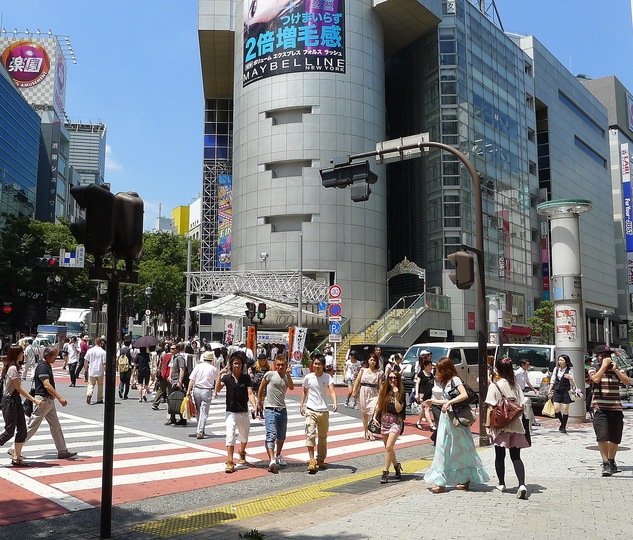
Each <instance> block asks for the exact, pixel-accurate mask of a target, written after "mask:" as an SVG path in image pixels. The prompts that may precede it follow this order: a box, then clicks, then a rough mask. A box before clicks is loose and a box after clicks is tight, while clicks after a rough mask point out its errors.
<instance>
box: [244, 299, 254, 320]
mask: <svg viewBox="0 0 633 540" xmlns="http://www.w3.org/2000/svg"><path fill="white" fill-rule="evenodd" d="M245 313H246V316H247V317H248V318H249V319H250V320H251V321H252V320H253V319H254V318H255V313H256V312H255V302H246V311H245Z"/></svg>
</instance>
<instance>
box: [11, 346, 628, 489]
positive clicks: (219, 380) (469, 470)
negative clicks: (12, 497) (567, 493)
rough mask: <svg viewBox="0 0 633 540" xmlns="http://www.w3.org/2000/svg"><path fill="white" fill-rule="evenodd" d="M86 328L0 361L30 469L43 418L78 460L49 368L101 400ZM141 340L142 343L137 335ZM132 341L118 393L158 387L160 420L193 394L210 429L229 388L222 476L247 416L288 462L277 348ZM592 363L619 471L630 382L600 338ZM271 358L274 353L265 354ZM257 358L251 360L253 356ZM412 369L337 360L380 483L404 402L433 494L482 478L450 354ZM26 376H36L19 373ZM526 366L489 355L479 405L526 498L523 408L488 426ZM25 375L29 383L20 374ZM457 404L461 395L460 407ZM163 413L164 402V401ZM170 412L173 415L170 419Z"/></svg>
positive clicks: (600, 414)
mask: <svg viewBox="0 0 633 540" xmlns="http://www.w3.org/2000/svg"><path fill="white" fill-rule="evenodd" d="M90 342H91V340H90V338H89V336H87V335H85V336H83V337H81V339H79V340H78V339H77V338H75V337H72V338H70V339H69V340H67V341H66V343H64V345H63V347H62V350H61V351H59V350H58V349H57V348H56V347H55V346H48V347H46V348H44V350H43V352H42V355H41V358H39V359H38V356H39V355H37V354H36V355H35V356H34V357H35V364H33V363H32V361H31V359H30V354H31V353H30V352H27V351H29V347H31V346H32V344H31V343H29V342H28V341H26V342H25V343H22V344H14V345H11V346H10V347H8V348H7V350H6V355H5V356H4V357H3V362H2V371H1V374H0V375H1V381H2V391H1V395H2V402H1V409H2V414H3V417H4V424H5V425H4V431H3V432H2V433H0V446H1V445H4V444H5V443H7V442H8V441H9V440H11V439H12V438H14V444H13V447H12V448H11V449H9V451H8V453H9V454H10V455H11V458H12V464H13V465H14V466H26V465H27V463H26V461H25V460H24V457H23V455H22V450H23V446H24V445H25V444H26V443H27V442H28V441H29V439H30V438H31V437H32V436H33V434H34V433H35V432H36V431H37V430H38V428H39V426H40V425H41V423H42V422H43V421H44V420H46V422H47V423H48V424H49V426H50V432H51V436H52V438H53V442H54V444H55V447H56V449H57V455H58V458H59V459H68V458H72V457H74V456H76V452H71V451H69V449H68V447H67V445H66V442H65V439H64V434H63V431H62V427H61V424H60V422H59V419H58V417H57V412H56V407H55V404H56V402H59V404H60V405H61V406H62V407H65V406H66V405H67V401H66V399H65V398H64V397H63V396H62V395H61V393H60V392H59V390H58V389H57V388H56V384H55V378H54V374H53V370H52V366H53V364H54V363H55V361H56V360H57V359H58V357H61V358H63V361H64V363H63V368H64V369H67V370H68V373H69V376H70V384H69V387H71V388H73V387H76V381H77V380H79V379H80V378H81V377H83V378H84V380H85V381H86V382H87V383H88V384H87V386H86V403H87V404H88V405H91V404H92V403H93V398H94V397H95V395H94V394H95V392H96V400H95V401H94V403H95V404H100V403H103V401H104V377H105V370H106V363H107V361H106V357H107V354H106V344H105V339H104V338H102V337H97V338H95V339H94V340H92V344H91V343H90ZM139 343H140V342H139ZM135 345H136V344H135V343H133V342H131V341H130V340H125V341H123V342H119V343H117V346H116V363H115V365H116V369H117V372H118V375H119V382H118V396H119V399H123V400H126V399H128V397H129V393H130V390H133V389H136V390H137V391H138V401H139V402H140V403H143V402H147V401H148V397H149V396H150V395H151V394H154V397H153V399H152V406H151V408H152V410H154V411H157V410H161V408H160V405H161V404H162V403H165V402H167V403H168V408H167V413H168V419H167V421H166V425H182V426H185V425H188V420H187V418H188V417H189V415H188V416H187V418H186V417H185V414H184V413H183V409H182V407H181V404H182V401H183V400H185V399H187V400H191V401H192V402H193V404H194V405H195V411H196V414H195V415H194V416H195V417H196V437H197V438H198V439H204V438H205V437H206V432H205V429H206V424H207V419H208V414H209V409H210V404H211V401H212V400H213V399H214V398H217V397H218V396H219V395H220V394H222V393H224V396H225V410H226V417H225V426H224V427H225V446H226V452H227V461H226V468H225V472H226V473H228V474H230V473H233V472H234V471H235V469H236V459H235V457H236V456H235V454H236V452H235V450H236V449H235V447H236V445H238V443H239V446H238V449H237V458H238V459H237V465H245V464H246V463H247V461H246V457H247V455H246V448H247V445H248V439H249V432H250V427H251V421H252V420H255V419H256V418H259V419H260V420H261V421H263V422H264V426H265V430H266V439H265V448H266V452H267V454H268V459H269V465H268V470H269V471H270V472H272V473H276V472H278V470H279V468H280V467H285V466H286V461H285V460H284V458H283V456H282V450H283V446H284V442H285V439H286V434H287V426H288V412H287V408H286V393H287V392H288V390H293V389H294V383H293V380H292V377H291V366H290V365H289V363H288V361H287V354H286V353H285V350H284V348H283V346H276V345H275V346H268V347H264V346H261V345H260V346H258V347H257V350H256V354H253V352H252V351H250V349H247V348H246V346H245V345H244V344H243V343H237V344H236V345H234V346H231V347H224V346H223V345H222V344H220V343H206V342H204V341H202V342H201V343H198V342H197V341H196V340H192V341H191V342H182V341H180V340H173V341H170V340H167V341H163V342H158V340H156V344H155V345H151V346H139V347H136V346H135ZM594 352H595V360H594V361H593V362H592V363H589V364H588V365H587V366H586V367H587V381H588V383H587V384H589V386H590V387H591V389H592V393H593V399H592V401H591V410H592V411H593V417H592V418H593V424H594V430H595V433H596V440H597V442H598V447H599V450H600V454H601V458H602V475H603V476H611V475H612V474H615V473H618V472H621V471H620V469H619V467H618V466H617V463H616V461H615V458H616V453H617V451H618V447H619V444H620V442H621V440H622V430H623V414H622V403H621V401H620V392H619V388H620V384H625V385H628V384H630V379H629V377H628V376H627V375H626V373H625V372H624V371H623V370H621V369H619V368H618V367H617V365H616V364H615V363H614V361H613V360H612V357H611V355H612V353H613V351H612V350H611V349H609V347H607V346H603V345H601V346H599V347H597V348H596V349H595V351H594ZM325 353H326V354H321V353H318V352H317V353H316V354H314V355H313V358H312V366H311V369H310V372H309V373H308V374H307V375H306V376H305V377H304V378H303V383H302V391H301V395H300V405H299V410H300V414H301V415H302V416H304V417H305V434H306V443H305V444H306V449H307V453H308V456H309V458H308V468H307V471H308V473H310V474H316V473H317V471H318V470H323V469H326V468H327V463H326V458H327V436H328V431H329V411H330V408H331V410H332V411H333V412H336V411H337V396H336V392H335V386H334V378H333V371H334V369H335V366H334V365H333V362H332V360H331V358H328V356H330V357H331V354H330V355H328V351H327V350H326V351H325ZM272 355H274V357H273V358H272V360H271V356H272ZM255 357H256V358H255ZM571 367H572V364H571V360H570V358H569V356H567V355H565V354H561V355H559V356H558V358H557V366H556V368H555V369H554V371H553V373H552V376H551V383H550V387H549V390H548V392H549V398H550V399H552V401H553V403H554V407H555V414H556V418H558V419H559V421H560V427H559V431H560V432H561V433H566V426H567V421H568V417H569V405H570V403H571V401H572V398H571V397H570V394H571V393H572V392H573V391H576V383H575V381H574V379H573V377H572V373H571V369H570V368H571ZM413 369H414V370H415V378H414V389H413V392H411V395H410V396H407V395H406V393H405V391H404V388H403V380H402V375H403V366H402V358H401V357H400V355H394V356H393V357H392V358H390V359H389V360H388V361H386V360H385V359H383V358H382V356H381V350H380V348H379V347H376V349H375V350H374V352H373V353H372V354H370V355H369V357H368V358H367V359H365V360H364V359H362V358H361V357H360V355H359V354H357V353H356V352H355V351H350V354H349V358H348V360H347V361H346V363H345V366H344V381H345V385H346V386H347V389H348V390H347V398H346V399H345V405H346V406H349V407H354V408H359V409H360V411H361V413H362V418H363V428H364V433H363V437H364V438H365V439H367V440H372V441H373V440H375V435H376V434H377V435H380V436H381V438H382V442H383V444H384V449H385V465H384V469H383V473H382V475H381V478H380V482H381V483H387V482H389V479H390V476H389V475H390V471H391V469H392V468H393V471H394V475H393V478H394V479H400V478H401V476H402V465H401V464H400V462H399V461H398V459H397V457H396V453H395V446H396V443H397V440H398V437H399V436H400V435H402V433H403V432H404V429H405V418H406V412H407V406H408V405H411V404H412V403H417V404H419V405H420V406H421V412H420V413H419V415H418V416H419V417H418V419H417V422H416V427H418V428H419V429H422V428H423V426H422V423H423V422H426V424H427V428H428V430H430V431H431V439H432V440H433V444H434V445H435V454H434V458H433V462H432V464H431V466H430V468H429V469H428V470H427V471H426V473H425V475H424V479H425V481H426V482H428V483H429V484H430V485H431V491H432V492H433V493H442V492H444V491H446V488H447V487H448V486H455V488H456V489H457V490H468V489H470V486H471V485H473V484H481V483H485V482H487V481H489V475H488V473H487V472H486V470H485V468H484V466H483V463H482V461H481V459H480V458H479V455H478V453H477V451H476V449H475V444H474V440H473V436H472V433H471V431H470V429H469V427H468V425H463V424H462V423H460V422H459V421H456V417H457V411H458V410H459V409H460V405H459V404H460V403H462V402H467V400H468V399H469V396H468V388H467V386H466V385H465V383H464V381H462V380H461V379H460V377H459V376H458V374H457V371H456V369H455V366H454V364H453V362H452V361H451V359H449V358H440V359H437V361H436V362H433V359H432V355H431V353H430V352H429V351H422V353H421V355H420V357H419V359H418V362H417V363H416V364H415V366H414V367H413ZM29 370H30V371H31V372H32V377H27V376H26V373H28V372H29ZM528 370H529V362H528V361H527V360H522V361H521V362H520V366H519V367H518V369H516V370H515V369H514V368H513V365H512V361H511V360H510V359H509V358H498V359H496V360H494V361H493V362H492V363H490V370H489V372H488V377H489V381H488V382H489V385H488V393H487V395H486V398H485V403H486V404H487V405H488V408H487V410H488V416H487V417H486V421H485V425H486V427H487V431H488V436H489V437H490V440H491V442H492V444H493V445H494V448H495V472H496V475H497V478H498V484H497V489H498V490H499V491H501V492H504V491H506V482H505V458H506V451H508V452H509V455H510V460H511V462H512V465H513V468H514V472H515V474H516V477H517V481H518V486H519V487H518V489H517V497H518V498H519V499H525V498H527V488H526V484H525V468H524V464H523V461H522V459H521V450H522V449H524V448H528V447H529V446H530V445H531V436H530V420H531V418H532V416H531V409H530V408H529V407H525V411H524V414H521V415H520V416H517V417H516V418H514V419H513V420H512V421H510V422H509V423H507V425H503V427H495V426H494V425H492V423H491V419H490V412H491V411H492V410H493V408H494V407H495V406H496V404H497V403H498V402H499V401H500V399H501V398H508V399H510V400H512V401H513V402H515V403H518V404H520V405H522V406H525V405H527V404H528V403H529V399H528V398H526V397H525V395H524V390H535V389H534V387H533V386H532V384H531V383H530V381H529V377H528V376H527V374H528ZM27 380H31V381H32V388H31V391H30V392H29V391H27V389H26V386H28V385H27V384H25V382H26V381H27ZM23 399H24V400H25V401H24V403H27V402H32V405H33V411H32V413H31V415H30V416H29V417H28V421H27V419H26V418H25V411H24V404H23V401H22V400H23ZM462 404H463V403H462ZM163 410H164V409H163ZM176 417H178V418H176Z"/></svg>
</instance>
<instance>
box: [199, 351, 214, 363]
mask: <svg viewBox="0 0 633 540" xmlns="http://www.w3.org/2000/svg"><path fill="white" fill-rule="evenodd" d="M202 359H203V360H204V361H205V362H213V361H214V360H215V355H214V354H213V353H212V352H211V351H206V352H204V353H202Z"/></svg>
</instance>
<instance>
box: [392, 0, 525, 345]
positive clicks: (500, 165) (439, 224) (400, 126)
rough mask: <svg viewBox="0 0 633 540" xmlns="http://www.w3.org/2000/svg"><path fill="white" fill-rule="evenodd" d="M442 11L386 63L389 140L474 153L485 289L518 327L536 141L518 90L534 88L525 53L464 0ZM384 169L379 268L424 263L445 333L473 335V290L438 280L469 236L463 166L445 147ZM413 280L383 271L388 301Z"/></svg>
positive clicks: (468, 190)
mask: <svg viewBox="0 0 633 540" xmlns="http://www.w3.org/2000/svg"><path fill="white" fill-rule="evenodd" d="M453 8H454V9H453ZM443 10H444V11H443V20H442V22H441V23H440V25H439V28H438V29H437V32H435V31H432V32H430V33H429V34H427V35H426V36H424V37H423V38H421V39H420V40H419V41H417V42H416V43H414V44H413V45H411V46H410V47H408V48H406V49H404V50H403V51H401V52H400V53H399V54H397V55H396V56H394V57H393V58H392V59H390V60H388V62H387V88H388V93H387V109H388V118H389V125H390V127H391V131H390V134H389V137H390V138H395V137H400V136H406V135H411V134H414V133H420V132H428V133H429V135H430V139H431V140H434V141H439V142H442V143H445V144H448V145H451V146H455V147H457V148H459V149H460V150H461V151H462V152H463V153H464V154H465V155H466V156H467V157H468V158H469V159H470V160H471V161H472V162H473V164H474V165H475V167H476V169H477V171H478V173H479V175H480V180H481V185H482V196H483V205H482V208H483V212H484V229H485V232H484V235H485V236H484V250H485V259H484V261H485V265H484V266H485V269H486V281H487V286H488V289H489V291H488V292H489V293H493V294H499V295H501V297H502V304H503V305H504V308H505V310H506V311H509V312H510V313H512V318H513V322H516V323H517V324H524V323H525V322H526V316H527V305H528V304H531V303H532V302H533V300H534V292H533V289H532V286H533V279H532V274H533V268H532V249H533V244H532V236H533V231H532V227H531V213H533V210H532V208H531V207H532V201H533V200H534V199H535V197H536V193H537V185H536V184H537V178H536V176H535V172H536V171H535V170H534V171H533V173H534V174H531V170H530V167H529V162H530V152H535V149H536V147H535V145H534V142H533V140H532V141H531V140H530V138H529V134H533V133H534V131H535V121H534V113H533V111H532V110H530V103H529V99H527V98H526V96H530V95H531V96H533V95H534V92H533V89H532V88H531V85H532V82H531V81H532V79H531V61H530V60H529V58H528V57H527V55H525V54H524V53H523V52H522V51H521V50H520V49H519V48H518V47H517V46H516V45H515V44H514V43H513V42H512V41H511V40H510V39H508V38H507V37H506V36H505V35H504V34H503V32H502V31H501V30H500V29H499V28H497V27H496V26H495V25H494V24H493V22H492V21H490V20H489V19H488V18H487V17H486V16H485V15H484V14H482V13H481V12H480V11H478V10H477V9H476V8H475V7H474V6H472V5H471V4H469V3H468V2H465V1H461V2H459V1H458V2H448V3H444V4H443ZM405 81H406V82H407V83H406V84H405ZM532 107H533V98H532ZM388 177H389V180H388V184H389V203H388V204H389V224H390V227H389V242H388V243H389V264H390V266H394V265H395V264H397V263H398V262H399V261H401V260H402V259H403V258H404V257H405V256H406V257H407V258H409V259H411V260H413V261H414V262H415V263H416V264H418V265H419V266H423V267H425V268H426V271H427V279H428V283H427V289H428V288H433V287H436V286H437V287H442V289H443V292H444V294H447V295H449V296H451V305H452V306H453V331H454V333H455V335H457V336H468V335H471V336H473V337H474V335H475V333H474V318H472V323H473V324H472V325H471V324H469V319H470V317H469V313H473V316H474V312H475V311H476V306H475V302H476V298H475V295H474V292H471V291H465V292H463V291H458V290H456V289H455V287H454V286H453V285H452V284H450V283H449V282H448V279H447V269H448V268H449V267H450V263H449V262H448V261H447V259H446V258H447V256H448V255H449V254H451V253H453V252H455V251H458V250H459V249H460V248H461V245H462V244H465V245H468V246H474V245H475V239H474V216H473V215H472V214H473V204H474V203H473V191H472V185H471V178H470V175H469V174H468V171H467V170H466V169H465V168H464V167H462V166H461V164H460V162H459V161H458V160H457V158H455V157H453V156H452V155H451V154H448V153H443V152H441V151H440V150H432V151H431V152H430V153H429V155H428V157H427V159H425V160H415V161H409V162H403V163H399V164H393V165H390V166H389V172H388ZM411 229H412V230H413V234H411ZM418 281H419V280H418ZM418 281H416V280H415V279H412V278H410V277H404V276H403V277H400V278H397V279H394V280H392V282H391V283H390V300H391V301H394V300H396V299H397V298H399V297H400V296H403V295H404V294H411V291H412V290H417V291H421V290H422V288H423V284H422V283H419V282H418Z"/></svg>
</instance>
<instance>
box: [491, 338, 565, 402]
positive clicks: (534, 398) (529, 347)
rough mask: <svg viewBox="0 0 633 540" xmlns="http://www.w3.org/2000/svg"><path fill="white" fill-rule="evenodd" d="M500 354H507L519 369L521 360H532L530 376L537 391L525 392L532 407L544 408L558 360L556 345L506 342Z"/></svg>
mask: <svg viewBox="0 0 633 540" xmlns="http://www.w3.org/2000/svg"><path fill="white" fill-rule="evenodd" d="M497 354H498V355H499V356H502V357H503V356H507V357H509V358H511V359H512V365H513V366H514V369H518V368H519V366H520V365H521V360H523V359H525V360H527V361H528V362H530V368H529V369H528V378H529V379H530V383H531V384H532V386H533V387H534V388H536V390H537V392H532V391H529V392H525V395H526V397H529V398H530V401H531V402H532V407H534V408H535V409H536V408H539V409H542V408H543V405H545V402H546V401H547V390H548V388H549V382H550V376H551V374H552V371H551V367H552V365H555V362H556V351H555V348H554V345H537V344H532V343H504V344H503V345H501V347H499V350H498V351H497Z"/></svg>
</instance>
